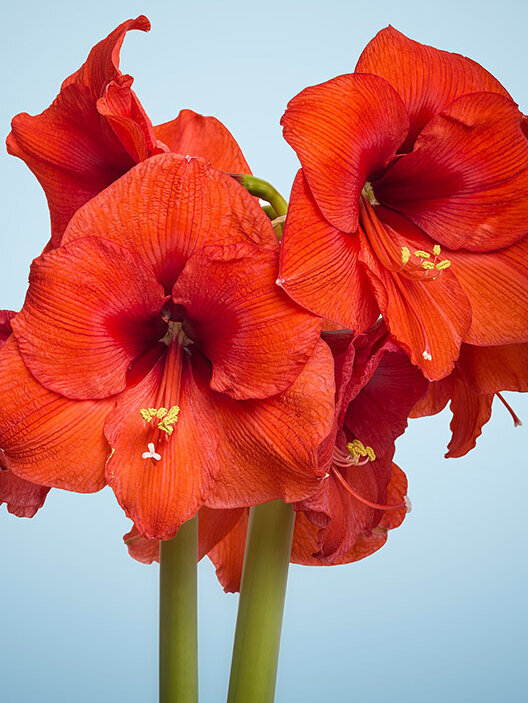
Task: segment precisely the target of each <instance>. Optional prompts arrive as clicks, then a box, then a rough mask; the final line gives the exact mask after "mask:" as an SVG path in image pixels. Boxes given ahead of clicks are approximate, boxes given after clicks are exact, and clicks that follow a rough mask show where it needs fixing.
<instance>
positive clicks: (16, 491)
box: [0, 465, 50, 517]
mask: <svg viewBox="0 0 528 703" xmlns="http://www.w3.org/2000/svg"><path fill="white" fill-rule="evenodd" d="M49 490H50V489H49V488H47V487H45V486H38V485H37V484H35V483H31V482H30V481H25V480H24V479H23V478H20V477H19V476H15V474H14V473H13V472H12V471H9V469H4V468H2V467H1V465H0V505H2V503H5V504H6V506H7V510H8V512H10V513H11V514H12V515H16V516H17V517H33V515H35V513H36V512H37V510H38V509H39V508H41V507H42V506H43V505H44V501H45V500H46V496H47V495H48V491H49Z"/></svg>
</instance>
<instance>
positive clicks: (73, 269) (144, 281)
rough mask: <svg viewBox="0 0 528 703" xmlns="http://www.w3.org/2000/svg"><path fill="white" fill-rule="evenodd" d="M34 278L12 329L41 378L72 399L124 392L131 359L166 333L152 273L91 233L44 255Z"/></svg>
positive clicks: (122, 249)
mask: <svg viewBox="0 0 528 703" xmlns="http://www.w3.org/2000/svg"><path fill="white" fill-rule="evenodd" d="M29 280H30V287H29V291H28V294H27V298H26V302H25V304H24V307H23V309H22V311H21V312H20V314H19V315H17V316H16V318H15V319H14V320H13V329H14V332H15V336H16V338H17V341H18V343H19V346H20V351H21V353H22V356H23V357H24V361H25V363H26V364H27V366H28V368H29V369H30V370H31V372H32V373H33V374H34V375H35V377H36V378H38V380H39V381H40V382H41V383H42V384H43V385H45V386H46V387H47V388H49V389H50V390H53V391H55V392H57V393H61V394H63V395H65V396H67V397H69V398H79V399H82V398H91V399H94V398H105V397H108V396H110V395H113V394H115V393H119V392H120V391H122V390H123V389H124V388H125V383H126V374H127V372H128V369H129V367H130V365H131V363H132V362H133V361H134V360H135V359H136V358H137V357H138V356H140V355H141V354H142V353H143V352H144V351H146V349H147V348H148V347H149V346H150V345H152V343H153V342H156V341H157V339H159V337H160V336H162V335H161V334H160V329H159V325H160V324H161V320H159V313H160V310H161V308H162V307H163V302H164V300H165V297H164V295H163V290H162V288H161V286H159V284H158V283H157V282H156V280H155V278H154V276H153V275H152V272H151V271H150V270H149V269H148V268H147V267H146V266H145V265H144V264H143V263H142V262H141V261H140V260H139V259H138V258H137V256H135V255H134V254H133V253H131V252H130V251H128V249H125V247H122V246H119V245H117V244H115V243H114V242H109V241H106V240H104V239H100V238H98V237H87V238H85V239H82V240H79V241H76V242H72V243H71V244H68V245H66V246H62V247H60V248H59V249H56V250H54V251H50V252H49V253H47V254H43V255H42V256H41V257H39V259H37V260H35V262H34V263H33V265H32V267H31V274H30V279H29Z"/></svg>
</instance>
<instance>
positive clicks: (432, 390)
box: [409, 344, 466, 417]
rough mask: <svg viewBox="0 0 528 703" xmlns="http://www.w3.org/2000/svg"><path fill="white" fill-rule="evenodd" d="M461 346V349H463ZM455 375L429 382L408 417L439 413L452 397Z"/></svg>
mask: <svg viewBox="0 0 528 703" xmlns="http://www.w3.org/2000/svg"><path fill="white" fill-rule="evenodd" d="M464 346H466V345H464V344H463V345H462V347H461V349H464ZM455 375H456V374H455V373H452V374H449V376H446V377H445V378H442V379H441V380H440V381H430V382H429V384H428V388H427V393H426V394H425V395H424V397H423V398H421V399H420V400H419V401H418V402H417V403H416V404H415V406H414V407H413V409H412V410H411V412H410V413H409V417H428V416H429V415H436V414H437V413H439V412H441V411H442V410H443V409H444V408H445V406H446V405H447V404H448V402H449V399H450V398H451V396H452V395H453V383H454V377H455Z"/></svg>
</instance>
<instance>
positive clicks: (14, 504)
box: [0, 310, 49, 517]
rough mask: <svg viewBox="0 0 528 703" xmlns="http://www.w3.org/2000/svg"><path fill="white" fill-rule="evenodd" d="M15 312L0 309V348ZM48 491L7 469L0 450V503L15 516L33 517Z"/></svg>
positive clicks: (10, 330)
mask: <svg viewBox="0 0 528 703" xmlns="http://www.w3.org/2000/svg"><path fill="white" fill-rule="evenodd" d="M15 314H16V313H14V312H13V311H12V310H0V349H1V348H2V347H3V345H4V343H5V342H6V341H7V339H9V337H10V336H11V333H12V329H11V320H12V319H13V317H14V316H15ZM48 491H49V488H46V487H45V486H37V485H36V484H34V483H31V482H30V481H25V480H24V479H23V478H19V477H18V476H15V474H14V473H13V472H12V471H9V469H8V468H7V466H6V465H5V460H4V455H3V452H2V450H0V505H2V503H5V504H6V506H7V510H8V511H9V512H10V513H12V514H13V515H16V516H17V517H33V515H35V513H36V512H37V510H38V509H39V508H41V507H42V506H43V505H44V501H45V500H46V496H47V494H48Z"/></svg>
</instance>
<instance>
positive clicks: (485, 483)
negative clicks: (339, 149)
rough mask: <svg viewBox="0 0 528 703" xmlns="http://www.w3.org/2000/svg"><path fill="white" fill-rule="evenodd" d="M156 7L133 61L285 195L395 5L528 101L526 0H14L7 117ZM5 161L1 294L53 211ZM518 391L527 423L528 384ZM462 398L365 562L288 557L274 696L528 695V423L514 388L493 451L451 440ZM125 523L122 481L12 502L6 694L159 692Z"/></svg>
mask: <svg viewBox="0 0 528 703" xmlns="http://www.w3.org/2000/svg"><path fill="white" fill-rule="evenodd" d="M140 13H145V14H147V15H148V16H149V17H150V19H151V21H152V24H153V29H152V32H151V33H150V35H144V34H143V33H140V32H133V33H131V34H130V35H129V36H128V38H127V39H126V40H125V46H124V50H123V53H122V68H123V70H124V72H129V73H131V74H132V75H134V76H135V78H136V82H135V88H136V91H137V93H138V94H139V96H140V99H141V100H142V102H143V105H144V106H145V108H146V110H147V112H148V113H149V115H150V117H151V118H152V120H153V122H154V123H158V122H163V121H165V120H168V119H171V118H172V117H174V116H176V114H177V113H178V111H179V110H180V109H181V108H184V107H189V108H193V109H195V110H197V111H199V112H203V113H204V114H214V115H215V116H216V117H218V118H219V119H221V120H222V121H223V122H224V123H225V124H226V125H227V126H228V127H229V128H230V129H231V130H232V132H233V134H234V135H235V137H236V138H237V139H238V141H239V143H240V144H241V146H242V148H243V150H244V152H245V155H246V157H247V159H248V161H249V163H250V164H251V165H252V168H253V170H254V172H255V173H256V174H257V175H259V176H262V177H264V178H266V179H268V180H271V181H272V182H273V183H275V184H276V185H277V186H278V187H279V189H281V190H282V191H283V192H284V193H285V194H286V195H287V193H288V191H289V188H290V185H291V182H292V179H293V176H294V173H295V171H296V168H297V161H296V157H295V155H294V153H293V152H292V151H291V150H290V148H289V147H288V146H287V144H286V143H285V142H284V141H283V140H282V137H281V130H280V128H279V124H278V122H279V118H280V116H281V114H282V112H283V111H284V108H285V105H286V103H287V101H288V99H289V98H291V97H293V96H294V95H295V94H296V93H297V92H298V91H299V90H301V89H302V88H304V87H305V86H307V85H310V84H314V83H317V82H320V81H323V80H326V79H328V78H331V77H333V76H335V75H338V74H341V73H347V72H351V71H352V70H353V68H354V65H355V62H356V59H357V57H358V55H359V53H360V51H361V49H362V48H363V47H364V45H365V44H366V43H367V42H368V41H369V40H370V39H371V38H372V36H373V35H374V34H375V33H376V32H377V31H378V30H379V29H380V28H381V27H383V26H385V25H387V24H388V23H391V24H393V25H394V26H396V27H397V28H398V29H400V30H401V31H403V32H405V33H407V34H408V35H409V36H411V37H412V38H414V39H417V40H419V41H421V42H423V43H428V44H432V45H434V46H437V47H439V48H443V49H448V50H452V51H458V52H461V53H464V54H466V55H468V56H471V57H472V58H473V59H475V60H477V61H479V62H480V63H481V64H483V65H484V66H485V67H486V68H487V69H488V70H490V71H491V72H492V73H494V74H495V75H496V76H497V77H498V78H499V79H500V80H501V81H502V82H503V84H504V85H505V86H506V88H507V89H508V90H509V91H510V92H511V94H512V95H513V96H514V97H515V99H516V100H518V102H519V104H520V107H521V109H524V111H526V112H528V84H527V81H526V27H527V26H528V12H527V10H526V9H525V4H524V3H523V2H521V0H519V2H514V1H513V0H506V1H504V0H503V1H502V2H500V3H498V2H496V0H494V1H493V2H488V1H484V2H483V1H480V2H474V1H473V2H461V1H460V0H457V1H453V0H443V1H442V2H439V3H436V4H435V5H434V6H431V5H430V4H428V3H427V4H426V3H424V2H412V1H410V0H402V1H401V2H393V1H392V2H391V1H389V0H382V1H380V2H377V3H371V2H365V3H354V2H339V1H338V0H319V2H313V1H311V0H310V1H308V0H304V1H303V2H291V1H290V2H276V1H275V0H267V1H266V2H263V3H261V4H257V3H255V2H253V3H252V2H249V1H248V2H234V1H233V0H230V1H228V2H218V3H217V2H213V1H211V2H207V1H205V0H201V1H199V2H196V3H194V4H191V3H188V4H184V3H182V2H165V3H162V2H143V3H137V2H122V1H119V2H102V1H101V0H96V1H92V2H91V3H84V4H81V5H75V4H73V3H71V2H58V1H57V0H55V1H51V2H46V3H36V2H29V3H28V2H25V3H21V2H19V3H10V4H9V6H7V5H4V7H3V12H2V23H3V31H2V44H1V46H0V52H1V61H0V70H1V82H0V86H1V91H2V100H1V104H0V134H3V135H7V133H8V131H9V120H10V118H11V117H12V116H13V115H14V114H16V113H17V112H20V111H27V112H29V113H36V112H40V111H41V110H42V109H44V108H45V107H47V106H48V104H49V103H50V102H51V100H52V98H53V97H54V96H55V94H56V93H57V91H58V89H59V86H60V83H61V81H62V80H63V78H65V77H66V76H67V75H69V74H70V73H71V72H73V71H74V70H75V69H77V68H78V67H79V66H80V64H81V63H82V62H83V61H84V59H85V57H86V55H87V53H88V50H89V49H90V47H91V46H92V45H93V44H95V43H96V41H98V40H99V39H101V38H102V37H103V36H105V35H106V34H107V33H108V32H109V31H111V30H112V29H113V28H114V27H115V26H116V25H117V24H119V23H120V22H121V21H122V20H124V19H126V18H127V17H134V16H136V15H137V14H140ZM0 166H1V173H2V176H1V177H2V180H1V183H2V187H1V189H0V198H1V212H2V223H3V232H2V237H1V252H0V267H1V273H0V288H1V297H0V307H5V308H12V309H18V308H19V307H20V306H21V305H22V302H23V299H24V293H25V287H26V280H27V272H28V267H29V263H30V261H31V259H32V258H33V257H34V256H36V255H37V254H38V253H39V252H40V250H41V248H42V246H43V245H44V243H45V242H46V241H47V239H48V236H49V235H48V214H47V208H46V204H45V200H44V196H43V194H42V192H41V190H40V187H39V186H38V184H37V182H36V181H35V180H34V178H33V176H32V175H31V174H30V172H29V171H28V170H27V169H26V167H25V165H24V164H23V163H22V162H20V161H18V160H16V159H13V158H11V157H8V156H7V155H2V156H1V157H0ZM505 314H507V311H505ZM508 397H509V399H510V400H511V402H512V403H513V404H514V406H515V408H516V409H517V410H518V413H519V414H520V415H521V416H524V419H525V420H526V421H528V402H527V400H526V398H524V397H521V396H519V395H516V394H509V395H508ZM449 417H450V416H449V413H447V412H444V413H443V414H442V415H441V416H439V417H436V418H432V419H429V420H426V421H419V422H418V421H414V422H413V423H412V425H411V428H410V430H409V431H408V433H407V434H406V436H405V437H404V438H403V439H401V440H400V441H399V442H398V451H397V460H398V463H399V464H400V465H401V466H402V467H403V468H404V469H405V470H406V471H407V474H408V477H409V483H410V488H409V494H410V496H411V498H412V500H413V504H414V510H413V512H412V514H411V515H410V516H409V517H408V518H407V520H406V521H405V524H404V525H403V526H402V527H401V528H400V529H399V530H397V531H395V532H393V533H391V535H390V538H389V544H388V546H386V547H385V548H384V549H383V550H381V551H380V552H378V553H377V554H375V555H374V556H372V557H370V558H368V559H366V560H365V561H363V562H360V563H358V564H353V565H349V566H345V567H334V568H302V567H293V568H292V569H291V572H290V581H289V586H288V595H287V607H286V615H285V621H284V630H283V642H282V651H281V660H280V668H279V679H278V689H277V703H296V702H297V701H302V702H303V703H316V702H319V701H325V702H327V703H330V702H332V703H336V702H348V701H365V700H368V701H370V702H371V703H382V702H383V703H385V702H386V701H387V700H390V701H392V702H393V703H418V702H420V703H421V702H423V701H427V702H428V703H440V702H441V701H442V702H443V701H445V700H450V701H455V702H458V701H479V703H494V702H495V701H498V700H501V701H507V702H508V703H517V702H520V701H525V700H526V695H527V694H526V670H524V671H523V667H525V666H526V632H527V630H528V618H527V609H526V590H527V589H526V586H527V577H528V573H527V568H526V550H525V535H526V517H525V516H526V493H527V489H528V479H527V461H526V445H527V432H526V425H525V426H524V427H522V428H518V429H516V430H514V429H513V427H512V424H511V421H510V418H509V416H508V415H507V413H506V412H505V410H504V408H503V407H502V406H500V405H499V406H498V407H496V408H495V411H494V416H493V418H492V422H491V423H490V425H489V426H487V427H486V428H485V432H484V436H483V437H482V438H481V439H480V440H479V442H478V446H477V449H476V450H475V451H474V452H473V453H471V454H470V455H469V456H468V457H466V458H464V459H458V460H445V459H443V458H442V455H443V452H444V448H445V445H446V444H447V440H448V436H449V432H448V423H449ZM206 441H207V437H204V442H206ZM128 527H129V521H128V520H127V519H126V518H125V517H124V515H123V514H122V512H121V511H120V509H119V508H118V506H117V504H116V503H115V501H114V498H113V495H112V493H111V491H110V490H109V489H106V490H104V491H102V492H101V493H100V494H97V495H89V496H83V495H76V494H69V493H65V492H62V491H57V490H56V491H52V492H51V494H50V496H49V498H48V500H47V503H46V505H45V507H44V509H43V510H41V512H39V513H38V515H37V517H35V518H34V519H33V520H19V519H17V518H15V517H13V516H11V515H8V514H7V513H6V511H5V508H2V510H1V511H0V545H1V551H0V557H1V559H2V575H1V577H0V700H2V701H5V702H6V703H15V702H16V703H26V702H29V701H39V702H46V701H54V702H59V703H60V702H62V701H68V702H70V701H74V702H75V703H88V702H90V703H92V702H93V701H101V702H103V703H105V702H106V701H115V702H117V703H119V702H121V701H127V703H150V702H153V701H155V700H156V695H157V693H156V691H157V688H156V676H157V622H156V619H157V578H158V568H157V566H152V567H147V566H143V565H140V564H137V563H136V562H134V561H132V560H131V559H130V558H129V557H128V556H127V553H126V549H125V548H124V546H123V545H122V543H121V535H122V534H123V533H124V532H125V531H127V530H128ZM199 576H200V612H199V616H200V657H201V658H200V665H201V694H202V699H201V700H202V701H203V702H204V703H216V702H217V701H222V700H224V699H225V690H226V688H227V678H228V667H229V660H230V648H231V642H232V634H233V629H234V618H235V612H236V597H235V596H232V595H225V594H224V593H223V592H222V591H221V589H220V588H219V586H218V584H217V583H216V581H215V577H214V572H213V570H212V568H211V565H210V564H209V563H205V562H204V563H202V564H201V566H200V572H199Z"/></svg>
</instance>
